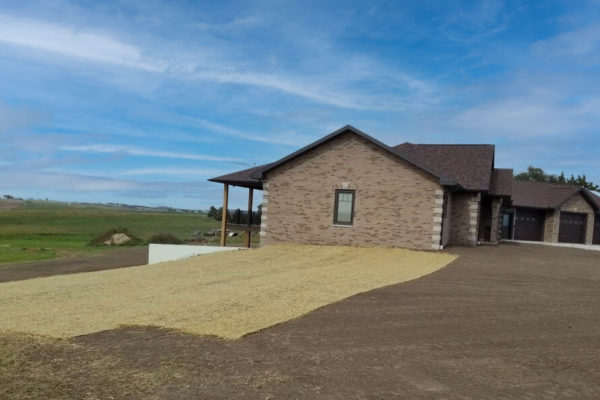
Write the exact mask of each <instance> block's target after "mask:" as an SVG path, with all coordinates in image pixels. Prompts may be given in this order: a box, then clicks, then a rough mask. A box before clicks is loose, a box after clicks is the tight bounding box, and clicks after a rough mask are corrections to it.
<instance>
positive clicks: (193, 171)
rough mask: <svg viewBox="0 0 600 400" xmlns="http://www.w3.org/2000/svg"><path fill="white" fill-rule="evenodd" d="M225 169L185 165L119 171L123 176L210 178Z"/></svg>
mask: <svg viewBox="0 0 600 400" xmlns="http://www.w3.org/2000/svg"><path fill="white" fill-rule="evenodd" d="M226 172H227V171H226V170H223V169H208V168H195V167H187V168H173V167H164V168H135V169H129V170H124V171H119V173H120V174H121V175H125V176H143V175H152V176H160V175H175V176H186V177H190V176H195V177H205V178H211V177H214V176H219V175H223V174H225V173H226Z"/></svg>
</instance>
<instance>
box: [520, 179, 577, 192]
mask: <svg viewBox="0 0 600 400" xmlns="http://www.w3.org/2000/svg"><path fill="white" fill-rule="evenodd" d="M513 181H514V182H524V183H537V184H541V185H552V186H558V187H561V188H562V189H573V188H576V189H585V188H584V187H583V186H579V185H571V184H569V183H557V182H540V181H529V180H523V179H516V178H513Z"/></svg>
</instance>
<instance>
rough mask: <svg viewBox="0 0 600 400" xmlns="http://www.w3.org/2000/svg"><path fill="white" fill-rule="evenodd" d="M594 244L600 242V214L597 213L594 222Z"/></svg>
mask: <svg viewBox="0 0 600 400" xmlns="http://www.w3.org/2000/svg"><path fill="white" fill-rule="evenodd" d="M594 244H600V215H596V222H595V223H594Z"/></svg>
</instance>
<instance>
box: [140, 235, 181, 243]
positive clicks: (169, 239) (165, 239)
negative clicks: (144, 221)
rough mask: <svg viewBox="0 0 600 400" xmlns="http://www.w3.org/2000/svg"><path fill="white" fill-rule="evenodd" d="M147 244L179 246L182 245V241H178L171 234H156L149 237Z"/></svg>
mask: <svg viewBox="0 0 600 400" xmlns="http://www.w3.org/2000/svg"><path fill="white" fill-rule="evenodd" d="M148 243H158V244H181V243H183V240H181V239H179V238H178V237H177V236H175V235H173V234H172V233H157V234H155V235H152V236H150V239H148Z"/></svg>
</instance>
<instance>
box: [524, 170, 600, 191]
mask: <svg viewBox="0 0 600 400" xmlns="http://www.w3.org/2000/svg"><path fill="white" fill-rule="evenodd" d="M515 179H516V180H519V181H533V182H549V183H562V184H567V185H575V186H582V187H584V188H586V189H588V190H595V191H598V190H600V186H598V185H596V184H595V183H594V182H592V181H588V180H587V178H586V176H585V174H583V175H577V178H575V175H573V174H571V176H570V177H569V179H566V178H565V173H564V172H561V173H560V175H553V174H547V173H545V172H544V170H543V169H541V168H537V167H534V166H532V165H530V166H529V167H527V171H522V172H519V173H518V174H517V175H515Z"/></svg>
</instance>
